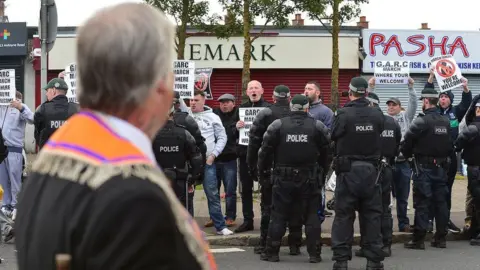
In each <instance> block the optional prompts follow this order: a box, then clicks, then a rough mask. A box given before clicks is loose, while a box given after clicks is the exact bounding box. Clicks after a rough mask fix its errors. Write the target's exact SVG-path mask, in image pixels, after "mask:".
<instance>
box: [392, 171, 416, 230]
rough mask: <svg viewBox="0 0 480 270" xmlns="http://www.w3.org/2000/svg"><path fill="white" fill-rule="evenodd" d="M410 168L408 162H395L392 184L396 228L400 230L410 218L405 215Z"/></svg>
mask: <svg viewBox="0 0 480 270" xmlns="http://www.w3.org/2000/svg"><path fill="white" fill-rule="evenodd" d="M411 176H412V170H411V168H410V165H409V164H408V162H399V163H396V164H395V172H394V173H393V186H394V189H395V198H396V200H397V205H396V206H397V219H398V229H399V230H400V231H402V230H403V228H404V227H405V226H407V225H410V220H409V219H408V216H407V207H408V197H409V196H410V179H411Z"/></svg>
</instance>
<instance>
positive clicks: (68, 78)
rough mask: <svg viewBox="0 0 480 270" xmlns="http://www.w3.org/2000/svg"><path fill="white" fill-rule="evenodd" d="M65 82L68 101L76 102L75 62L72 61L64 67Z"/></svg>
mask: <svg viewBox="0 0 480 270" xmlns="http://www.w3.org/2000/svg"><path fill="white" fill-rule="evenodd" d="M64 80H65V82H66V83H67V85H68V91H67V98H68V102H73V103H78V101H77V64H76V63H72V64H70V65H68V66H67V67H66V68H65V78H64Z"/></svg>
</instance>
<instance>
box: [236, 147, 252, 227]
mask: <svg viewBox="0 0 480 270" xmlns="http://www.w3.org/2000/svg"><path fill="white" fill-rule="evenodd" d="M238 162H239V165H240V166H239V170H240V182H242V193H241V196H242V212H243V220H244V221H245V222H253V216H254V214H253V178H252V177H251V176H250V175H249V174H248V165H247V161H246V157H245V156H239V158H238Z"/></svg>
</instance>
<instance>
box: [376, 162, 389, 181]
mask: <svg viewBox="0 0 480 270" xmlns="http://www.w3.org/2000/svg"><path fill="white" fill-rule="evenodd" d="M386 165H387V162H386V161H385V159H382V160H381V161H380V168H378V174H377V179H375V185H378V182H379V181H380V176H381V175H382V172H383V168H385V167H386Z"/></svg>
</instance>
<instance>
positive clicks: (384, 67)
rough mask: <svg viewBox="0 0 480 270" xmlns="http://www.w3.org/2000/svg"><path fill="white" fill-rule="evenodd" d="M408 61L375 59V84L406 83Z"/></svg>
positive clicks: (408, 73) (408, 69)
mask: <svg viewBox="0 0 480 270" xmlns="http://www.w3.org/2000/svg"><path fill="white" fill-rule="evenodd" d="M409 76H410V62H409V61H376V62H375V82H376V84H408V77H409Z"/></svg>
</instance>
